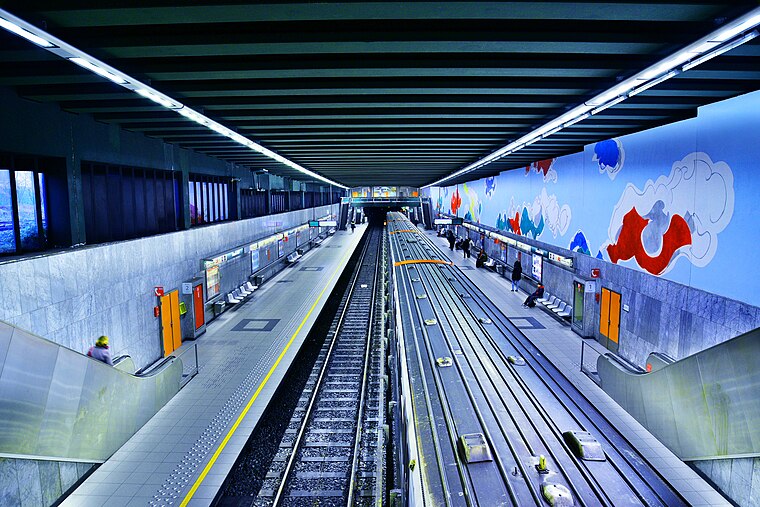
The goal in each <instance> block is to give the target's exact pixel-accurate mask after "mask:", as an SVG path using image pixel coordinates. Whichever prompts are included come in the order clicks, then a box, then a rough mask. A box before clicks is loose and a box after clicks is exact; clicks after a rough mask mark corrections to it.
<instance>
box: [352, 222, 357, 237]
mask: <svg viewBox="0 0 760 507" xmlns="http://www.w3.org/2000/svg"><path fill="white" fill-rule="evenodd" d="M354 229H356V223H354V222H351V234H353V233H354Z"/></svg>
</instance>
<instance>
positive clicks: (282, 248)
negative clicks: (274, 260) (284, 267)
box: [277, 239, 285, 258]
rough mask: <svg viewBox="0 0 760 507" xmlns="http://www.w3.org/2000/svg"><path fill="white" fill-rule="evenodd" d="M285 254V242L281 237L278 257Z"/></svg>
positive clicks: (278, 242)
mask: <svg viewBox="0 0 760 507" xmlns="http://www.w3.org/2000/svg"><path fill="white" fill-rule="evenodd" d="M284 254H285V243H283V241H282V240H281V239H280V240H278V241H277V257H278V258H280V257H282V256H283V255H284Z"/></svg>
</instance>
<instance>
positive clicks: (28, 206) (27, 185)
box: [0, 154, 71, 254]
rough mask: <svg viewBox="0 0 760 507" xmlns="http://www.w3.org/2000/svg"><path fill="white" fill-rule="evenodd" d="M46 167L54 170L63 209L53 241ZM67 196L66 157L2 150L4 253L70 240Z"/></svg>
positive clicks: (0, 246) (0, 247)
mask: <svg viewBox="0 0 760 507" xmlns="http://www.w3.org/2000/svg"><path fill="white" fill-rule="evenodd" d="M44 171H50V172H51V173H54V176H56V178H54V181H55V182H56V185H55V188H56V191H57V192H60V193H61V195H60V196H59V195H56V196H55V197H56V199H55V202H57V203H59V208H60V209H59V210H58V211H59V213H57V214H58V215H59V218H58V220H57V221H56V223H55V226H56V229H55V231H54V232H55V241H52V242H51V241H50V237H49V232H50V231H49V224H48V216H49V212H48V202H49V201H50V199H49V198H48V197H49V196H48V192H49V189H48V178H47V176H46V174H45V172H44ZM58 180H61V181H63V183H61V182H60V181H58ZM67 196H68V188H67V187H66V184H65V161H64V160H63V159H53V158H46V157H34V156H24V155H11V154H0V254H15V253H23V252H30V251H37V250H44V249H45V248H49V247H51V246H54V245H56V244H60V245H63V244H67V243H66V238H69V239H70V237H71V236H70V234H71V233H70V230H67V228H68V216H66V215H67V214H68V197H67ZM64 202H65V204H64ZM64 236H65V237H64Z"/></svg>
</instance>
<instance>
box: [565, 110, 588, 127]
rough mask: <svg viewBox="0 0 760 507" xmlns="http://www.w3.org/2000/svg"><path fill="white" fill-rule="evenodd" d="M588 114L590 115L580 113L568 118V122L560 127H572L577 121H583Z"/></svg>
mask: <svg viewBox="0 0 760 507" xmlns="http://www.w3.org/2000/svg"><path fill="white" fill-rule="evenodd" d="M589 116H591V113H585V114H582V115H580V116H578V117H576V118H574V119H572V120H570V121H569V122H567V123H565V124H564V125H562V128H564V129H566V128H567V127H572V126H573V125H575V124H576V123H578V122H579V121H583V120H585V119H586V118H588V117H589Z"/></svg>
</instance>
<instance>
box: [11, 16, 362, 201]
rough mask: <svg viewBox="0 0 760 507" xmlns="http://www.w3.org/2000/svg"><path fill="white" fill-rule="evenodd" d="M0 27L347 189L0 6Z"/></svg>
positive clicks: (170, 108)
mask: <svg viewBox="0 0 760 507" xmlns="http://www.w3.org/2000/svg"><path fill="white" fill-rule="evenodd" d="M0 27H2V28H4V29H5V30H7V31H9V32H11V33H14V34H16V35H18V36H20V37H23V38H24V39H27V40H29V41H31V42H33V43H34V44H36V45H38V46H40V47H43V48H45V49H47V50H48V51H50V52H51V53H53V54H55V55H56V56H59V57H61V58H64V59H66V60H69V61H71V62H72V63H75V64H77V65H79V66H80V67H82V68H84V69H87V70H89V71H90V72H93V73H95V74H97V75H99V76H101V77H104V78H106V79H108V80H110V81H112V82H114V83H116V84H118V85H120V86H122V87H123V88H126V89H127V90H130V91H133V92H135V93H137V94H138V95H140V96H141V97H144V98H146V99H148V100H151V101H153V102H155V103H156V104H159V105H161V106H163V107H165V108H167V109H169V110H172V111H175V112H177V113H179V114H181V115H182V116H184V117H185V118H187V119H189V120H192V121H194V122H196V123H198V124H200V125H203V126H204V127H206V128H209V129H211V130H213V131H214V132H217V133H218V134H220V135H223V136H225V137H227V138H229V139H232V140H233V141H235V142H237V143H239V144H241V145H243V146H246V147H247V148H250V149H252V150H254V151H256V152H258V153H261V154H262V155H264V156H266V157H269V158H271V159H274V160H276V161H277V162H280V163H281V164H283V165H286V166H288V167H290V168H292V169H295V170H296V171H299V172H300V173H302V174H304V175H306V176H309V177H311V178H313V179H316V180H319V181H322V182H324V183H327V184H328V185H332V186H335V187H338V188H343V189H347V188H348V187H347V186H345V185H341V184H340V183H337V182H335V181H332V180H330V179H329V178H326V177H324V176H322V175H319V174H317V173H315V172H313V171H310V170H309V169H306V168H305V167H302V166H301V165H299V164H297V163H295V162H293V161H292V160H289V159H287V158H285V157H283V156H282V155H280V154H278V153H275V152H274V151H272V150H270V149H269V148H266V147H264V146H261V145H260V144H258V143H255V142H253V141H251V140H250V139H248V138H246V137H244V136H242V135H240V134H238V133H237V132H235V131H233V130H232V129H230V128H228V127H225V126H224V125H222V124H221V123H218V122H216V121H214V120H212V119H211V118H208V117H206V116H204V115H203V114H201V113H199V112H197V111H194V110H193V109H191V108H188V107H187V106H184V105H183V104H182V103H181V102H179V101H177V100H174V99H172V98H171V97H169V96H168V95H166V94H163V93H161V92H159V91H158V90H156V89H154V88H151V87H150V86H148V85H146V84H144V83H142V82H141V81H139V80H137V79H135V78H133V77H131V76H129V75H127V74H124V73H123V72H121V71H119V70H118V69H115V68H113V67H111V66H110V65H107V64H106V63H104V62H101V61H100V60H98V59H97V58H94V57H92V56H90V55H88V54H87V53H85V52H83V51H81V50H79V49H77V48H75V47H74V46H72V45H70V44H67V43H65V42H63V41H62V40H60V39H58V38H56V37H53V36H52V35H50V34H49V33H47V32H45V31H44V30H41V29H39V28H38V27H36V26H34V25H32V24H30V23H27V22H26V21H24V20H23V19H21V18H18V17H16V16H14V15H13V14H11V13H9V12H8V11H6V10H4V9H0Z"/></svg>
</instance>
